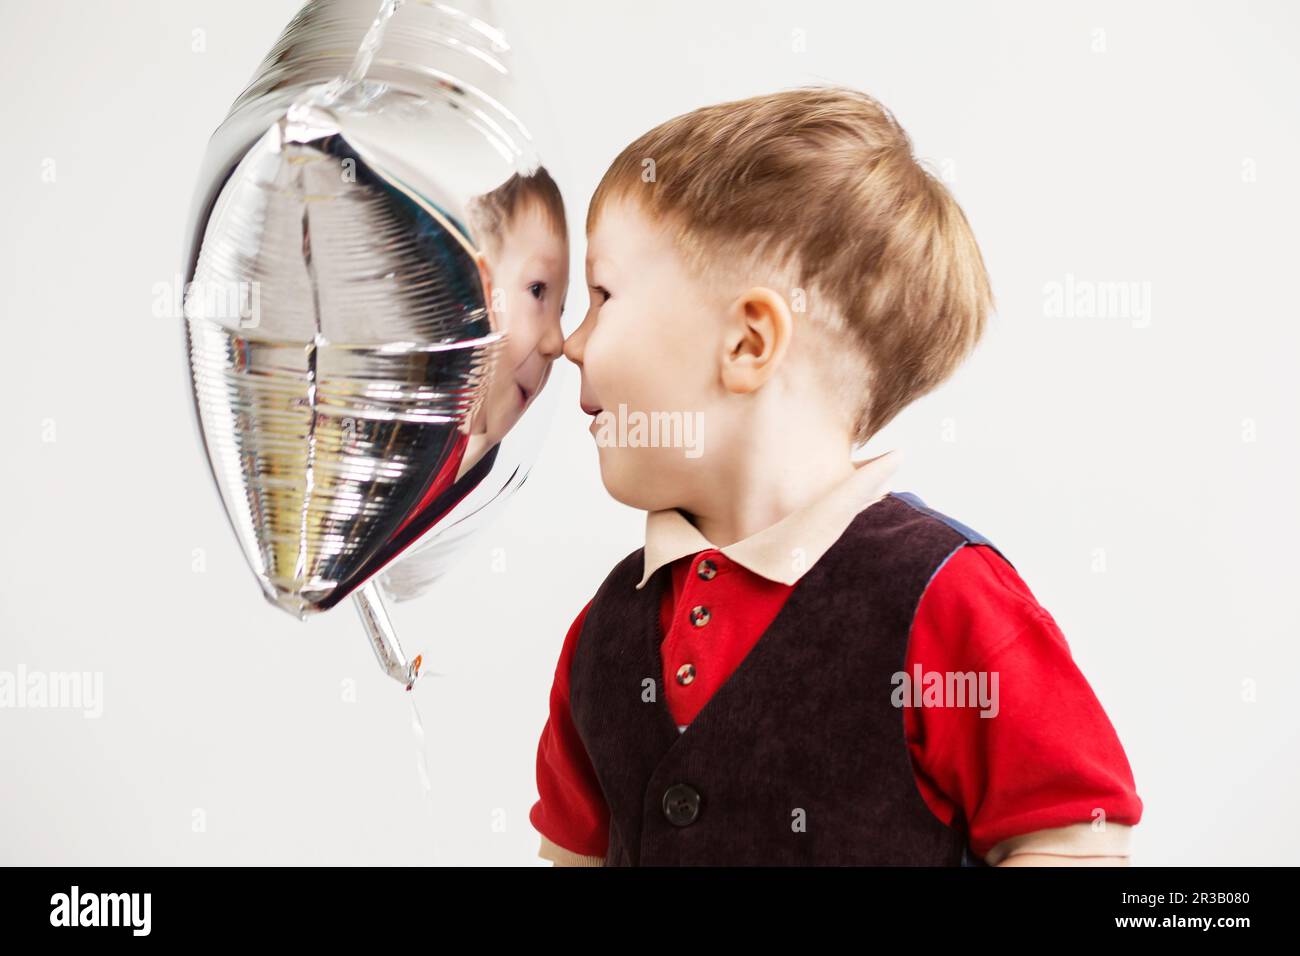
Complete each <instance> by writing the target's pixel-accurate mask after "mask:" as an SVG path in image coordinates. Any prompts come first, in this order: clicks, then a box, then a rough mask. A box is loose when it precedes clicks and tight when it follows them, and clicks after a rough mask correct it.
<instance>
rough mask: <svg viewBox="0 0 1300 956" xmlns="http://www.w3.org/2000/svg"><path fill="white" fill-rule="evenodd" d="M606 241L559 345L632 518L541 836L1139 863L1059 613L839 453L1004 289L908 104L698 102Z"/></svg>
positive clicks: (893, 458) (569, 843)
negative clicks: (655, 432)
mask: <svg viewBox="0 0 1300 956" xmlns="http://www.w3.org/2000/svg"><path fill="white" fill-rule="evenodd" d="M587 232H588V237H589V251H588V260H587V272H588V283H589V285H590V287H591V294H592V302H591V306H590V309H589V311H588V313H587V315H586V317H585V319H584V320H583V322H582V325H581V326H580V327H579V328H578V329H577V330H575V331H574V333H573V334H572V335H571V336H570V337H569V339H568V340H567V341H566V343H565V346H564V353H565V355H566V356H567V357H568V358H569V359H570V360H571V361H573V362H574V363H575V364H577V365H578V366H579V367H580V369H581V371H582V395H581V403H582V407H583V409H584V410H585V411H587V412H588V413H590V414H592V415H593V416H595V418H594V419H593V423H592V428H593V430H596V431H598V442H597V444H598V454H599V459H600V469H601V478H602V480H603V482H604V484H605V487H606V488H607V489H608V490H609V492H610V493H611V494H612V495H613V496H614V497H615V498H617V499H618V500H619V501H622V502H624V503H626V504H629V505H631V506H633V507H636V508H641V509H644V510H645V511H646V512H647V519H646V538H645V544H644V547H642V548H638V549H637V550H636V551H633V552H632V553H631V554H630V555H628V556H627V558H625V559H624V560H623V561H621V562H620V563H619V564H618V565H617V566H616V567H615V568H614V570H613V571H612V572H611V573H610V574H609V576H608V577H607V578H606V579H605V581H604V583H602V585H601V586H600V588H599V589H598V591H597V593H596V595H595V596H594V597H593V598H592V600H591V601H589V602H588V604H587V606H586V607H584V608H583V610H582V612H581V613H580V614H579V615H578V617H577V619H576V620H575V621H574V622H573V624H572V626H571V627H570V629H569V632H568V635H567V636H566V638H565V641H564V646H563V649H562V651H561V654H560V659H559V664H558V666H557V668H556V672H555V681H554V684H553V686H552V690H551V697H550V708H551V709H550V716H549V718H548V720H547V723H546V727H545V728H544V730H543V733H542V737H541V741H540V743H539V747H538V754H537V782H538V793H539V797H540V799H539V800H538V801H537V802H536V803H535V804H534V805H533V807H532V810H531V812H530V820H531V822H532V824H533V826H534V827H535V828H536V829H537V830H538V831H539V832H540V833H541V835H542V849H541V851H540V853H539V855H540V856H542V857H544V858H547V859H551V860H552V861H554V862H555V863H557V864H565V865H602V864H604V865H623V866H627V865H633V866H635V865H717V864H723V865H752V864H786V865H789V864H805V865H806V864H815V865H822V864H908V865H980V864H981V863H985V864H998V865H1033V864H1042V863H1066V864H1102V865H1116V864H1118V865H1123V864H1125V863H1126V862H1127V856H1128V852H1129V851H1128V838H1129V829H1130V827H1131V826H1132V825H1133V824H1136V823H1137V822H1138V820H1139V819H1140V816H1141V811H1142V803H1141V800H1140V799H1139V798H1138V796H1137V793H1136V791H1135V788H1134V783H1133V778H1132V773H1131V771H1130V768H1129V765H1128V761H1127V759H1126V757H1125V755H1124V751H1123V748H1122V747H1121V746H1120V743H1119V740H1118V739H1117V737H1116V735H1115V732H1114V729H1113V728H1112V727H1111V725H1110V722H1109V721H1108V719H1107V718H1106V715H1105V713H1104V712H1103V710H1102V708H1101V706H1100V704H1099V703H1098V701H1097V699H1096V697H1095V695H1094V694H1093V693H1092V690H1091V689H1090V687H1089V686H1088V684H1087V682H1086V680H1085V679H1084V678H1083V676H1082V674H1080V673H1079V671H1078V669H1077V667H1075V665H1074V663H1073V661H1072V659H1071V656H1070V652H1069V648H1068V647H1067V645H1066V642H1065V640H1064V638H1063V637H1062V635H1061V634H1060V631H1059V630H1058V628H1057V627H1056V624H1055V622H1054V621H1053V620H1052V618H1051V616H1050V615H1049V614H1048V612H1047V611H1046V610H1044V609H1043V608H1042V607H1041V606H1039V604H1038V602H1037V601H1036V600H1035V599H1034V597H1033V595H1032V594H1031V593H1030V591H1029V589H1028V588H1027V587H1026V586H1025V584H1024V582H1023V581H1022V580H1021V579H1020V577H1019V576H1018V575H1017V573H1016V571H1015V569H1014V568H1013V567H1012V565H1011V564H1010V563H1009V562H1008V561H1007V560H1006V559H1005V558H1004V557H1003V556H1002V555H1001V554H1000V552H999V551H998V550H997V549H996V548H995V547H994V546H993V544H992V542H990V541H988V539H986V538H983V537H981V536H980V535H978V534H977V533H976V532H974V531H972V530H971V529H970V528H967V527H966V526H965V525H962V524H961V523H960V522H957V521H954V520H953V519H951V518H949V517H947V516H945V515H943V514H941V513H939V512H937V511H935V510H933V509H931V508H929V507H928V506H927V505H926V504H925V503H923V502H921V501H920V499H918V498H916V497H915V496H913V495H909V494H904V493H895V492H892V491H890V490H889V484H890V478H891V475H892V472H893V470H894V469H895V467H896V466H897V464H898V455H897V453H894V452H891V453H887V454H884V455H880V456H877V457H875V458H873V459H871V460H870V461H867V462H865V463H858V462H854V461H852V460H851V457H850V456H851V453H852V451H853V449H854V448H855V446H857V445H859V444H861V443H863V442H865V441H866V440H867V439H868V438H870V437H871V436H872V435H874V434H876V433H877V432H878V431H879V430H880V429H881V428H882V427H883V426H884V425H885V424H886V423H888V422H889V421H890V420H891V419H893V418H894V416H895V415H897V414H898V412H899V411H900V410H902V409H903V408H904V407H906V406H907V404H908V403H910V402H911V401H913V400H914V399H916V398H917V397H918V396H920V395H923V394H925V393H926V392H928V391H930V390H931V389H933V388H934V387H935V386H937V385H938V384H939V383H940V382H942V381H943V380H944V379H945V378H947V376H948V375H949V374H950V373H951V372H952V371H953V369H954V368H955V367H956V366H957V365H958V364H959V363H960V361H961V360H962V359H963V358H964V357H965V356H966V354H968V352H969V351H970V349H971V348H972V347H973V346H974V344H975V342H976V340H977V339H978V338H979V336H980V333H981V331H982V329H983V326H984V322H985V317H986V315H987V313H988V312H989V311H990V310H991V308H992V296H991V293H990V291H989V285H988V280H987V277H986V274H985V270H984V265H983V262H982V259H981V256H980V253H979V249H978V247H977V246H976V244H975V241H974V238H973V236H972V235H971V232H970V229H969V227H968V225H967V222H966V219H965V217H964V215H963V214H962V212H961V210H960V209H959V208H958V206H957V205H956V203H955V202H954V200H953V199H952V197H951V196H949V195H948V193H947V191H946V190H945V189H944V188H943V186H942V185H941V184H940V183H938V182H937V181H936V180H935V179H934V178H933V177H932V176H930V175H929V174H928V173H927V172H926V171H925V170H923V169H922V168H921V167H920V165H918V163H917V161H916V160H915V159H914V158H913V156H912V152H911V144H910V142H909V140H908V137H907V135H906V133H905V132H904V131H903V129H902V128H901V127H899V125H898V124H897V122H896V121H895V120H894V118H893V117H892V115H891V114H890V113H889V112H888V111H887V110H885V109H884V108H883V107H882V106H880V104H878V103H877V102H876V101H874V100H873V99H871V98H870V97H868V96H866V95H865V94H862V93H859V92H856V91H852V90H846V89H837V88H805V89H798V90H789V91H783V92H779V93H775V94H771V95H767V96H759V97H754V98H751V99H747V100H742V101H738V102H732V103H724V104H720V105H717V106H711V107H706V108H703V109H699V110H695V111H694V112H691V113H688V114H686V115H684V116H680V117H677V118H676V119H673V120H670V121H668V122H667V123H664V124H663V125H661V126H659V127H657V128H655V129H653V130H651V131H650V132H648V133H646V134H645V135H643V136H642V137H640V138H639V139H637V140H636V141H635V142H633V143H632V144H631V145H629V146H628V147H627V148H626V149H625V150H624V151H623V152H622V153H621V154H620V155H619V156H618V158H617V159H615V161H614V163H613V165H612V166H611V167H610V168H609V170H608V171H607V172H606V174H605V176H604V178H603V180H602V181H601V183H600V185H599V187H598V188H597V190H596V192H595V195H594V196H593V198H592V202H591V206H590V209H589V211H588V217H587ZM615 410H617V414H618V415H619V416H620V420H623V419H625V418H631V417H633V416H636V415H638V414H639V415H641V416H643V417H644V416H647V415H649V416H651V417H653V416H654V415H659V416H661V420H662V419H670V420H671V419H672V417H673V416H680V415H687V416H696V417H697V418H698V419H699V420H700V421H701V422H702V423H706V424H707V430H706V431H707V441H706V442H705V443H704V444H705V445H706V447H705V448H704V449H703V450H702V452H698V451H697V453H695V454H684V453H683V452H682V450H681V449H679V448H673V447H671V446H672V444H673V443H672V442H664V443H660V442H657V441H649V442H646V441H638V442H631V443H629V442H627V441H619V442H610V441H608V440H606V439H607V437H608V426H609V422H608V418H609V416H610V415H613V414H614V413H615ZM623 433H624V430H620V435H622V434H623ZM936 674H937V675H938V679H937V680H936V679H935V678H934V675H936ZM913 681H915V684H913V683H912V682H913ZM976 688H978V692H976ZM963 689H965V690H970V691H971V696H972V697H977V698H978V707H977V706H972V705H971V702H968V701H967V700H966V695H965V693H955V692H958V691H963Z"/></svg>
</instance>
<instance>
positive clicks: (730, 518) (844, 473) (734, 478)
mask: <svg viewBox="0 0 1300 956" xmlns="http://www.w3.org/2000/svg"><path fill="white" fill-rule="evenodd" d="M851 454H852V446H851V445H850V444H848V443H847V442H841V441H835V440H833V441H828V442H825V443H822V444H820V445H817V446H815V447H810V445H809V443H808V442H803V443H801V444H800V445H798V446H791V447H786V448H783V449H782V450H781V452H780V454H776V455H773V454H770V453H769V454H765V453H763V452H762V451H761V450H760V449H758V448H756V447H755V446H753V445H751V446H749V447H748V449H747V450H746V451H745V452H741V453H740V454H739V455H738V456H737V458H736V459H735V460H734V461H733V462H731V463H730V464H729V465H728V466H727V467H724V468H721V469H720V472H721V473H720V474H718V475H717V477H716V479H710V487H711V489H712V493H711V494H709V495H708V497H707V498H706V499H705V500H704V501H703V502H700V503H697V504H695V508H696V509H698V510H688V509H686V508H683V509H682V510H683V512H684V513H685V514H686V516H687V517H688V518H689V519H690V520H691V523H692V524H694V525H695V527H696V528H698V529H699V531H700V533H701V534H702V535H704V537H706V538H708V539H709V541H710V542H712V543H713V545H714V546H716V547H719V548H725V547H726V546H727V545H729V544H734V543H735V542H737V541H741V540H743V539H745V538H748V537H749V536H751V535H753V534H757V533H758V532H759V531H762V530H763V529H764V528H769V527H771V526H772V525H774V524H776V523H777V522H778V521H780V520H782V519H783V518H785V517H786V516H787V515H790V514H793V513H794V512H796V511H798V510H799V509H801V508H804V507H806V506H807V505H809V504H811V503H812V502H814V501H817V500H819V499H821V498H822V497H824V496H825V495H826V494H827V493H828V492H829V491H830V490H831V489H832V488H834V487H835V486H837V485H839V484H840V483H841V482H843V481H845V480H847V479H848V478H849V477H851V476H852V475H853V473H854V471H855V469H854V465H853V462H852V460H851Z"/></svg>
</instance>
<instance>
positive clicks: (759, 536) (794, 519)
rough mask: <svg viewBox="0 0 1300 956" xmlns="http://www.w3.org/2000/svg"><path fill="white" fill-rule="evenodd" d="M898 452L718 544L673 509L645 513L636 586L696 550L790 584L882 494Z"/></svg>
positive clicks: (856, 464)
mask: <svg viewBox="0 0 1300 956" xmlns="http://www.w3.org/2000/svg"><path fill="white" fill-rule="evenodd" d="M901 458H902V455H901V453H900V452H898V451H888V452H885V453H884V454H882V455H877V456H876V457H875V458H871V459H868V460H867V461H862V462H854V468H855V471H854V473H853V474H852V475H850V476H849V477H848V478H846V479H845V480H844V481H842V482H840V484H838V485H836V486H835V487H834V488H832V489H831V491H830V492H828V493H827V494H826V495H824V496H823V497H821V498H819V499H818V500H816V501H813V502H810V503H809V504H807V505H805V506H804V507H802V508H800V509H798V510H797V511H793V512H791V513H790V514H788V515H786V516H785V517H784V518H782V519H781V520H780V521H778V522H776V524H773V525H769V526H768V527H766V528H764V529H763V530H761V531H758V532H755V533H754V534H752V535H750V536H749V537H747V538H742V539H741V540H740V541H736V542H734V543H732V544H729V545H727V546H725V547H722V548H717V547H716V545H714V544H712V543H711V542H710V541H709V540H708V538H706V537H704V535H703V534H701V533H700V530H699V529H698V528H696V527H695V525H693V524H691V522H690V519H688V518H687V517H686V516H685V515H684V514H682V512H681V511H680V510H678V509H677V508H667V509H664V510H662V511H651V512H648V513H647V514H646V530H645V560H644V564H643V574H642V575H641V581H640V582H639V583H638V584H637V589H638V590H640V589H641V588H642V587H644V586H645V584H646V582H647V581H649V580H650V577H651V576H652V575H653V574H654V573H655V572H656V571H658V570H659V569H660V568H661V567H663V566H664V565H665V564H670V563H672V562H673V561H676V560H677V559H678V558H681V557H684V556H686V555H688V554H696V553H698V552H700V551H705V550H709V549H716V550H718V551H721V552H722V554H724V555H726V556H727V558H729V559H730V560H732V561H735V562H736V563H737V564H739V565H741V566H742V567H745V568H748V569H749V570H750V571H753V572H754V573H755V574H758V575H760V576H762V577H765V578H767V579H768V580H770V581H777V582H779V583H781V584H787V585H792V584H794V583H795V582H797V581H798V580H799V578H801V577H802V576H803V575H804V574H806V573H807V572H808V571H809V569H811V568H812V566H813V565H814V564H816V563H817V561H818V559H820V558H821V556H822V555H823V554H825V553H826V552H827V551H828V550H830V547H831V545H833V544H834V543H835V542H836V541H838V540H839V538H840V536H841V535H842V534H843V533H844V531H845V529H847V528H848V526H849V524H850V523H851V522H852V521H853V519H854V518H855V517H857V515H858V514H859V513H860V512H861V511H862V510H863V509H864V508H866V507H867V506H869V505H871V504H874V503H875V502H877V501H879V500H881V499H882V498H884V497H885V496H886V495H887V494H888V493H889V490H890V485H891V480H892V478H893V475H894V472H895V471H896V470H897V469H898V466H899V464H900V462H901Z"/></svg>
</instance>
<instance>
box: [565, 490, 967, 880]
mask: <svg viewBox="0 0 1300 956" xmlns="http://www.w3.org/2000/svg"><path fill="white" fill-rule="evenodd" d="M972 543H978V544H990V542H989V541H988V540H987V539H986V538H983V537H982V536H980V535H979V534H977V533H976V532H974V531H972V530H971V529H969V528H967V527H965V526H964V525H962V524H960V523H958V522H956V521H953V520H952V519H950V518H948V517H946V516H944V515H941V514H939V513H938V512H935V511H933V510H932V509H930V508H928V507H926V506H925V504H924V503H923V502H922V501H921V500H920V499H919V498H917V497H916V496H914V495H911V494H905V493H891V494H889V495H887V496H886V497H885V498H883V499H881V500H880V501H878V502H876V503H875V504H873V505H871V506H869V507H867V508H865V509H863V510H862V511H861V512H860V513H859V514H858V515H857V516H856V517H855V518H854V519H853V521H852V522H851V523H850V525H849V527H848V528H847V529H846V530H845V532H844V533H843V534H842V535H841V536H840V537H839V539H838V540H837V541H836V542H835V544H834V545H832V546H831V548H830V549H829V550H828V551H827V552H826V553H825V554H824V555H822V557H821V559H820V560H819V561H817V562H816V564H814V565H813V567H812V568H811V569H809V570H808V571H807V572H806V573H805V574H804V576H803V577H802V578H801V579H800V580H799V582H798V583H797V584H796V585H795V587H794V588H793V590H792V591H791V593H790V596H789V598H788V599H787V601H786V603H785V605H784V606H783V607H782V608H781V610H780V612H779V613H778V614H777V616H776V618H775V619H774V620H773V621H772V623H771V625H770V626H769V627H768V629H767V630H766V631H765V632H764V633H763V635H762V637H760V638H759V640H758V642H757V643H756V644H755V645H754V647H753V649H752V650H751V651H750V652H749V654H748V655H747V656H746V657H745V659H744V660H743V661H741V663H740V664H739V665H738V666H737V668H736V670H735V671H734V672H733V673H732V675H731V676H730V677H729V678H728V679H727V680H726V681H725V682H724V683H723V685H722V686H721V687H719V688H718V690H717V692H716V693H715V694H714V695H713V697H711V698H710V699H709V700H708V701H707V702H706V703H705V705H704V707H703V708H702V709H701V710H700V712H699V714H698V715H697V716H696V718H695V719H694V720H693V721H692V722H691V723H690V725H689V726H688V727H687V728H686V730H685V731H684V732H679V731H678V730H677V726H676V724H675V723H674V721H673V718H672V715H671V713H670V712H669V710H668V704H667V698H666V696H665V694H664V687H663V659H662V657H661V656H660V643H661V642H662V640H663V636H664V635H663V634H662V632H661V628H660V624H659V606H660V599H661V597H662V595H663V589H664V588H665V587H671V586H672V585H671V569H670V567H669V566H667V565H665V566H664V567H661V568H659V569H658V570H657V571H656V572H655V573H654V574H653V575H652V576H651V578H650V580H649V581H648V582H647V583H646V585H645V587H644V588H642V589H641V590H639V591H638V590H637V589H636V584H637V582H638V581H639V580H640V579H641V573H642V570H643V566H642V560H643V552H644V549H643V548H638V549H637V550H636V551H633V552H632V553H631V554H629V555H628V556H627V557H626V558H624V559H623V560H622V561H621V562H619V564H618V565H617V566H616V567H615V568H614V570H613V571H611V572H610V574H609V576H608V577H607V578H606V579H605V581H604V583H603V584H602V585H601V586H600V588H599V590H598V591H597V592H596V596H595V598H594V599H593V600H592V604H591V607H590V609H589V610H588V612H587V617H586V620H585V621H584V623H583V628H582V633H581V634H580V635H579V637H578V643H577V646H576V648H575V650H574V657H573V666H572V670H571V671H570V675H569V684H570V707H571V710H572V714H573V720H574V724H575V726H576V727H577V730H578V734H579V736H580V737H581V738H582V742H583V744H584V745H585V747H586V749H587V754H588V756H589V757H590V759H591V764H592V767H593V768H594V770H595V773H596V777H597V780H598V781H599V783H600V786H601V790H602V791H603V793H604V797H605V800H606V803H607V805H608V807H609V811H610V825H609V848H608V851H607V852H606V857H605V862H606V865H608V866H682V865H706V866H711V865H740V866H746V865H826V864H830V865H846V864H858V865H926V866H958V865H967V866H969V865H974V866H978V865H982V862H981V861H979V860H978V859H977V858H975V857H974V856H973V855H972V854H971V853H970V852H969V849H968V844H967V840H968V836H967V831H966V826H965V821H964V820H962V819H960V818H959V819H957V820H956V821H954V825H953V826H952V827H949V826H946V825H944V824H943V823H941V822H940V821H939V820H938V819H937V818H936V817H935V816H934V814H933V813H932V812H931V810H930V808H929V807H928V806H927V805H926V803H925V801H924V799H923V798H922V796H921V794H920V792H919V791H918V789H917V786H916V781H915V779H914V776H913V770H912V763H911V755H910V753H909V751H908V748H907V742H906V740H905V738H904V732H903V711H902V709H901V708H898V707H895V706H894V704H893V703H892V700H891V697H892V694H893V691H894V687H895V684H894V682H893V680H892V678H893V675H894V674H895V673H897V672H900V671H902V670H903V668H904V662H905V658H906V655H907V642H908V634H909V632H910V629H911V624H912V617H913V614H914V613H915V611H916V608H917V604H918V602H919V601H920V599H921V595H922V593H923V592H924V591H925V588H926V586H927V585H928V584H929V582H930V580H931V579H932V578H933V577H934V575H935V573H936V572H937V571H938V570H939V568H941V567H942V566H943V564H944V562H945V561H947V560H948V558H949V557H951V556H952V555H953V554H954V553H955V552H956V551H957V550H958V549H959V548H961V547H964V546H965V545H967V544H972ZM919 663H920V664H921V665H922V667H924V668H926V669H927V670H928V669H929V667H928V665H927V664H926V662H925V661H920V662H919ZM649 682H653V688H654V693H653V698H652V699H647V698H649V697H650V693H649V687H648V683H649Z"/></svg>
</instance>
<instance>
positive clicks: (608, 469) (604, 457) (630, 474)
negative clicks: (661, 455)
mask: <svg viewBox="0 0 1300 956" xmlns="http://www.w3.org/2000/svg"><path fill="white" fill-rule="evenodd" d="M611 451H614V452H619V451H621V452H626V451H628V449H611V448H604V449H601V452H600V480H601V482H602V483H603V484H604V486H605V490H606V491H607V492H609V496H610V497H611V498H613V499H614V500H615V501H617V502H619V503H620V504H625V505H627V506H628V507H629V508H636V509H638V510H639V511H658V510H661V509H664V508H671V507H675V506H674V505H673V504H672V503H671V499H672V495H670V494H666V493H665V485H666V484H667V483H666V482H664V481H661V480H655V479H653V478H652V477H651V476H650V474H649V473H648V472H649V469H647V468H646V467H645V466H646V465H648V464H649V462H640V463H638V462H636V461H628V460H627V458H626V455H620V456H618V458H617V459H615V458H614V456H611V455H610V454H609V452H611Z"/></svg>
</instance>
